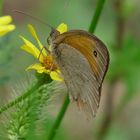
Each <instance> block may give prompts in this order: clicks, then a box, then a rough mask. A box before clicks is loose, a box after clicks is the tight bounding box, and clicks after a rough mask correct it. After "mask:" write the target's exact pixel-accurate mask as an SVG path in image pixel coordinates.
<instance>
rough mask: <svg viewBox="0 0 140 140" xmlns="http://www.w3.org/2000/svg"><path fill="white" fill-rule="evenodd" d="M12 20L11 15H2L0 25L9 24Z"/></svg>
mask: <svg viewBox="0 0 140 140" xmlns="http://www.w3.org/2000/svg"><path fill="white" fill-rule="evenodd" d="M10 22H12V17H11V16H2V17H0V25H7V24H9V23H10Z"/></svg>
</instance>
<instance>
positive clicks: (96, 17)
mask: <svg viewBox="0 0 140 140" xmlns="http://www.w3.org/2000/svg"><path fill="white" fill-rule="evenodd" d="M104 2H105V0H98V3H97V7H96V10H95V14H94V15H93V18H92V21H91V24H90V27H89V30H88V31H89V32H90V33H93V32H94V30H95V28H96V26H97V23H98V20H99V17H100V15H101V11H102V9H103V5H104ZM69 103H70V101H69V97H68V95H67V97H66V99H65V101H64V103H63V105H62V108H61V109H60V112H59V114H58V116H57V118H56V120H55V122H54V125H53V127H52V129H51V131H50V134H49V136H48V138H47V140H53V138H54V137H55V134H56V130H57V129H58V128H59V126H60V124H61V122H62V120H63V117H64V115H65V113H66V111H67V108H68V105H69Z"/></svg>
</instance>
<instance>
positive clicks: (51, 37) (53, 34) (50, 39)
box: [47, 28, 60, 45]
mask: <svg viewBox="0 0 140 140" xmlns="http://www.w3.org/2000/svg"><path fill="white" fill-rule="evenodd" d="M58 35H60V32H59V31H57V30H56V29H54V28H52V29H51V32H50V35H49V37H48V38H47V42H48V44H49V45H51V44H52V42H53V41H54V40H55V39H56V37H57V36H58Z"/></svg>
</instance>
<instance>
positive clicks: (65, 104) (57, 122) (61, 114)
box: [46, 94, 70, 140]
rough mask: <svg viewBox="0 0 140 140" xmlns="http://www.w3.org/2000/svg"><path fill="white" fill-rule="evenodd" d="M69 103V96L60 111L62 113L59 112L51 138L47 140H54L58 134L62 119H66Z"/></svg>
mask: <svg viewBox="0 0 140 140" xmlns="http://www.w3.org/2000/svg"><path fill="white" fill-rule="evenodd" d="M69 103H70V100H69V95H68V94H67V95H66V98H65V100H64V103H63V105H62V108H61V109H60V112H59V114H58V116H57V118H56V120H55V123H54V125H53V127H52V129H51V132H50V134H49V136H48V138H47V139H46V140H53V138H54V136H55V134H56V130H57V129H58V128H59V126H60V124H61V122H62V119H63V117H64V115H65V113H66V110H67V108H68V105H69Z"/></svg>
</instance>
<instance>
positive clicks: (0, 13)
mask: <svg viewBox="0 0 140 140" xmlns="http://www.w3.org/2000/svg"><path fill="white" fill-rule="evenodd" d="M3 4H4V0H0V16H2V15H3Z"/></svg>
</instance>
